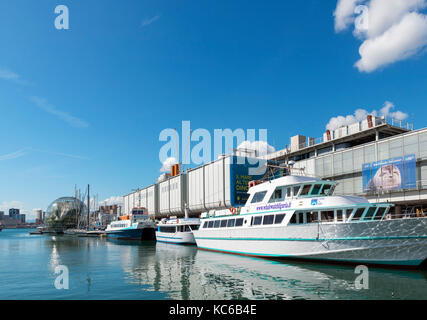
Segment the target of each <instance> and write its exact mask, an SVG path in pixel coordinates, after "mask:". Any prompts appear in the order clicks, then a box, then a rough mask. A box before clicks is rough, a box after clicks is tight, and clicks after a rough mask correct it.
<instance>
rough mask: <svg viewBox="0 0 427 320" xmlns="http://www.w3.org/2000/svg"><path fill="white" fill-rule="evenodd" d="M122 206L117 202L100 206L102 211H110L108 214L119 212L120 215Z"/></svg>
mask: <svg viewBox="0 0 427 320" xmlns="http://www.w3.org/2000/svg"><path fill="white" fill-rule="evenodd" d="M120 209H121V207H120V206H118V205H117V204H113V205H109V206H99V212H100V213H108V214H115V215H117V214H119V215H120Z"/></svg>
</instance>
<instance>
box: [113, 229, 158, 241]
mask: <svg viewBox="0 0 427 320" xmlns="http://www.w3.org/2000/svg"><path fill="white" fill-rule="evenodd" d="M148 229H150V228H140V229H121V230H110V231H105V234H106V235H107V238H110V239H117V240H143V238H144V237H143V236H144V234H146V233H149V230H148Z"/></svg>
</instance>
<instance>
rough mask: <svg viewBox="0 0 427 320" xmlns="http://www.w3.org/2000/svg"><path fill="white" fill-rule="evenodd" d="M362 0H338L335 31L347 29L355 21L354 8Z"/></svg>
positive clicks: (335, 12)
mask: <svg viewBox="0 0 427 320" xmlns="http://www.w3.org/2000/svg"><path fill="white" fill-rule="evenodd" d="M361 1H362V0H338V3H337V7H336V9H335V11H334V17H335V31H336V32H340V31H343V30H345V29H347V28H348V27H349V26H350V25H351V24H352V23H353V22H354V9H355V8H356V6H357V4H358V3H360V2H361Z"/></svg>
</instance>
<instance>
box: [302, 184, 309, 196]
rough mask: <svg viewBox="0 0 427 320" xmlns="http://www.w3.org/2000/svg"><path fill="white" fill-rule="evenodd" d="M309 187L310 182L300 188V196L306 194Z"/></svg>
mask: <svg viewBox="0 0 427 320" xmlns="http://www.w3.org/2000/svg"><path fill="white" fill-rule="evenodd" d="M310 189H311V184H305V185H304V187H303V188H302V191H301V194H300V196H306V195H308V192H309V191H310Z"/></svg>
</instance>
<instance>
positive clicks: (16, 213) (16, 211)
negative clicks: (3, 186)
mask: <svg viewBox="0 0 427 320" xmlns="http://www.w3.org/2000/svg"><path fill="white" fill-rule="evenodd" d="M18 216H19V209H13V208H12V209H9V218H12V219H15V220H18Z"/></svg>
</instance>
